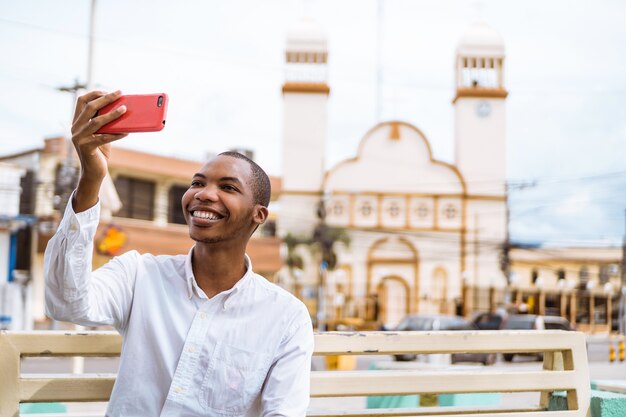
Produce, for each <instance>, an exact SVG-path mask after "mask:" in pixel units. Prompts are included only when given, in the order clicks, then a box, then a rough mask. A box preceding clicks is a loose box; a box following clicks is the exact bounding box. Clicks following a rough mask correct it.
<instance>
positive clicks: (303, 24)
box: [286, 18, 327, 52]
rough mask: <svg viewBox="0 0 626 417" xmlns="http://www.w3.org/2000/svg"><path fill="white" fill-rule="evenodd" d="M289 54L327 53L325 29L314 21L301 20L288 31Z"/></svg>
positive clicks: (308, 19)
mask: <svg viewBox="0 0 626 417" xmlns="http://www.w3.org/2000/svg"><path fill="white" fill-rule="evenodd" d="M286 49H287V52H326V51H327V39H326V32H325V31H324V28H323V27H322V26H321V25H319V24H318V23H317V22H315V21H314V20H313V19H310V18H305V19H300V20H299V21H298V22H297V23H296V24H295V25H294V26H292V27H291V28H290V29H289V30H288V31H287V48H286Z"/></svg>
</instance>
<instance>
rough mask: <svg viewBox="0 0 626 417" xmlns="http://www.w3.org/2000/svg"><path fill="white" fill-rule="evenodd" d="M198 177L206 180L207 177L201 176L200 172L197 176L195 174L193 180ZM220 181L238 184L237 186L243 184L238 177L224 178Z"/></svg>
mask: <svg viewBox="0 0 626 417" xmlns="http://www.w3.org/2000/svg"><path fill="white" fill-rule="evenodd" d="M196 177H200V178H203V179H206V175H204V174H201V173H200V172H196V173H195V174H193V177H192V178H196ZM219 181H232V182H236V183H237V184H241V183H242V182H241V181H240V180H239V178H237V177H222V178H220V179H219Z"/></svg>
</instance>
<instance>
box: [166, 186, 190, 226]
mask: <svg viewBox="0 0 626 417" xmlns="http://www.w3.org/2000/svg"><path fill="white" fill-rule="evenodd" d="M185 191H187V187H183V186H180V185H173V186H172V188H170V192H169V196H168V205H167V221H168V222H170V223H176V224H185V223H186V222H185V216H184V215H183V207H182V205H181V202H180V200H181V199H182V198H183V194H185Z"/></svg>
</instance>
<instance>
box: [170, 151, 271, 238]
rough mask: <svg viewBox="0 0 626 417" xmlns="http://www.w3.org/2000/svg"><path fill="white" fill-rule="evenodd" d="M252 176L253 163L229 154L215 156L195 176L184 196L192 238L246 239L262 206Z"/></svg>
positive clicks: (186, 217)
mask: <svg viewBox="0 0 626 417" xmlns="http://www.w3.org/2000/svg"><path fill="white" fill-rule="evenodd" d="M250 176H251V169H250V165H249V164H248V163H247V162H246V161H245V160H242V159H238V158H233V157H230V156H218V157H216V158H214V159H212V160H211V161H209V162H208V163H207V164H206V165H204V166H203V167H202V168H201V169H200V171H199V172H198V173H196V174H195V175H194V176H193V178H192V180H191V185H190V187H189V189H188V190H187V191H186V192H185V194H184V195H183V198H182V206H183V213H184V215H185V220H186V222H187V224H188V225H189V236H190V237H191V238H192V239H193V240H195V241H196V242H204V243H218V242H227V241H232V242H233V243H236V242H243V243H244V244H245V242H247V240H248V239H249V237H250V235H251V233H252V230H253V229H254V228H255V227H256V225H257V224H259V221H258V211H259V210H260V209H261V208H262V207H261V206H260V205H257V204H255V203H254V198H253V190H252V189H251V187H250V185H249V184H250ZM264 220H265V218H264V217H263V218H262V219H261V221H260V223H262V222H263V221H264Z"/></svg>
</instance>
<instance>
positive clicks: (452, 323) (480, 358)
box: [394, 314, 496, 365]
mask: <svg viewBox="0 0 626 417" xmlns="http://www.w3.org/2000/svg"><path fill="white" fill-rule="evenodd" d="M396 330H397V331H410V330H414V331H439V330H478V328H477V327H476V326H475V325H473V324H472V323H470V322H469V321H467V320H465V319H464V318H463V317H459V316H447V315H443V314H429V315H422V314H420V315H411V316H407V317H405V318H404V319H402V321H401V322H400V324H398V326H397V327H396ZM394 358H395V360H397V361H412V360H415V359H416V358H417V356H416V355H394ZM495 361H496V355H495V354H494V353H453V354H452V355H451V362H452V363H458V362H480V363H482V364H483V365H492V364H494V363H495Z"/></svg>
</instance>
